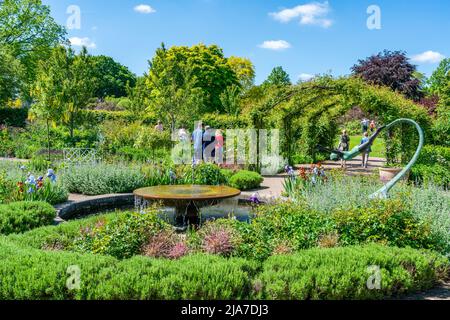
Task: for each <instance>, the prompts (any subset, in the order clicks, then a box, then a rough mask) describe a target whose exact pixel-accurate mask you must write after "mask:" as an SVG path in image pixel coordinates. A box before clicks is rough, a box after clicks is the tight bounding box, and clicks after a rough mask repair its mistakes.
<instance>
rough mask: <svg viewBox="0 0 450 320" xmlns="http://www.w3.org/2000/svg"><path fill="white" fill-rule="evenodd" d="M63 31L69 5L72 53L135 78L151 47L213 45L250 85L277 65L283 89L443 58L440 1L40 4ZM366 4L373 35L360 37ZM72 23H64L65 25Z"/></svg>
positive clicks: (425, 66)
mask: <svg viewBox="0 0 450 320" xmlns="http://www.w3.org/2000/svg"><path fill="white" fill-rule="evenodd" d="M43 2H44V3H45V4H48V5H50V7H51V9H52V15H53V16H54V17H55V18H56V20H57V21H58V22H59V23H61V24H64V25H67V20H68V18H69V16H70V14H68V13H67V10H68V7H69V6H70V5H76V6H78V7H79V9H80V11H81V15H80V21H81V28H80V29H72V30H68V31H69V38H71V40H72V43H73V45H74V47H76V46H78V45H80V44H87V45H88V47H89V51H90V52H91V53H92V54H95V55H97V54H104V55H109V56H111V57H113V58H114V59H116V60H117V61H119V62H121V63H123V64H124V65H126V66H128V67H129V68H130V69H131V70H132V71H133V72H135V73H136V74H138V75H141V74H143V73H144V72H146V71H147V70H148V60H149V59H151V58H152V56H153V55H154V52H155V50H156V48H157V47H158V46H159V45H160V44H161V42H165V43H166V46H168V47H169V46H172V45H193V44H196V43H199V42H202V43H205V44H217V45H219V46H220V47H222V48H223V49H224V53H225V55H226V56H231V55H235V56H242V57H247V58H249V59H251V60H252V62H253V63H254V65H255V68H256V83H261V82H262V81H264V79H265V78H266V77H267V75H268V74H269V73H270V71H271V70H272V68H273V67H275V66H279V65H280V66H282V67H283V68H284V69H285V70H286V71H287V72H288V73H289V74H290V76H291V80H292V81H294V82H295V81H297V80H298V79H299V78H300V77H302V78H308V75H314V74H322V73H329V72H331V73H332V74H333V75H335V76H338V75H345V74H348V73H350V68H351V67H352V65H354V64H355V63H356V62H357V60H358V59H361V58H365V57H367V56H370V55H372V54H374V53H377V52H379V51H382V50H384V49H389V50H404V51H406V52H407V54H408V56H410V57H411V58H413V62H414V63H415V64H417V65H418V69H419V71H421V72H424V73H425V74H426V75H430V74H431V72H432V71H433V70H434V69H435V68H436V67H437V65H438V62H439V60H440V59H442V58H443V57H449V56H450V41H449V34H450V19H449V14H450V1H442V0H427V1H419V0H370V1H366V0H328V1H325V0H323V1H321V0H319V1H317V2H313V1H301V0H286V1H281V0H278V1H276V0H138V1H134V0H43ZM370 5H377V6H378V7H379V8H380V10H381V29H375V30H369V28H368V27H367V19H368V18H369V16H370V14H368V13H367V9H368V7H369V6H370ZM72 21H73V20H72Z"/></svg>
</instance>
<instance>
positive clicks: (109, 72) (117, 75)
mask: <svg viewBox="0 0 450 320" xmlns="http://www.w3.org/2000/svg"><path fill="white" fill-rule="evenodd" d="M90 59H91V61H92V67H93V69H92V71H93V73H94V75H95V77H96V84H95V89H94V96H95V97H97V98H105V97H107V96H114V97H116V98H119V97H124V96H126V95H127V86H129V87H134V86H135V84H136V76H135V75H134V74H133V73H132V72H131V71H130V70H129V69H128V68H127V67H125V66H123V65H122V64H120V63H118V62H116V61H114V59H113V58H111V57H107V56H103V55H101V56H92V57H90Z"/></svg>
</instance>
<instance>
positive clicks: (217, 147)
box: [179, 122, 224, 164]
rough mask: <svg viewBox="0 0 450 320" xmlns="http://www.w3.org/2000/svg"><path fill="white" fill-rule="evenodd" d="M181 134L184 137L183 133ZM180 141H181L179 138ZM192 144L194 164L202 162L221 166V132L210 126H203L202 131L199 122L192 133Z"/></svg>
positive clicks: (201, 125)
mask: <svg viewBox="0 0 450 320" xmlns="http://www.w3.org/2000/svg"><path fill="white" fill-rule="evenodd" d="M181 130H183V128H182V129H181ZM181 134H182V135H183V136H184V131H183V132H182V133H181ZM186 134H187V133H186ZM179 136H180V133H179ZM180 141H182V140H181V136H180ZM192 142H193V145H194V158H193V161H194V163H199V162H202V161H204V162H209V163H213V162H214V163H217V164H223V145H224V138H223V134H222V130H220V129H212V128H211V127H210V126H205V128H204V129H203V124H202V123H201V122H199V123H198V124H197V128H196V129H195V130H194V132H193V133H192Z"/></svg>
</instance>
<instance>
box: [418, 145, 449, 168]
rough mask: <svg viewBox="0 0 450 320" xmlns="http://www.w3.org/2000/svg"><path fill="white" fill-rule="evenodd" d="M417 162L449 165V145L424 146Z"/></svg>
mask: <svg viewBox="0 0 450 320" xmlns="http://www.w3.org/2000/svg"><path fill="white" fill-rule="evenodd" d="M417 164H424V165H436V164H438V165H441V166H444V167H447V168H449V167H450V147H442V146H425V147H424V148H423V149H422V151H421V153H420V156H419V159H418V160H417Z"/></svg>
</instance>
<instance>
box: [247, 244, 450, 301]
mask: <svg viewBox="0 0 450 320" xmlns="http://www.w3.org/2000/svg"><path fill="white" fill-rule="evenodd" d="M374 267H375V268H379V270H380V277H381V279H380V280H381V282H380V289H379V290H371V289H370V288H369V287H368V284H371V285H372V286H375V285H377V282H376V280H375V279H371V276H374V275H375V273H376V271H375V270H376V269H374ZM448 270H449V269H448V260H447V259H445V258H443V257H441V256H439V255H436V254H434V253H429V252H420V251H416V250H413V249H398V248H390V247H383V246H379V245H369V246H364V247H347V248H333V249H311V250H306V251H302V252H299V253H297V254H294V255H289V256H273V257H271V258H269V260H268V261H266V262H265V263H264V268H263V271H262V273H261V274H259V275H258V277H257V280H256V281H255V282H257V283H258V286H259V287H260V288H261V289H260V290H259V292H258V293H257V297H258V298H262V299H275V300H348V299H382V298H386V297H396V296H399V295H402V294H405V293H407V292H412V291H418V290H424V289H427V288H431V287H433V285H435V284H436V281H437V280H438V279H439V278H442V277H445V274H446V273H448ZM375 277H376V276H375ZM370 280H372V281H370Z"/></svg>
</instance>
